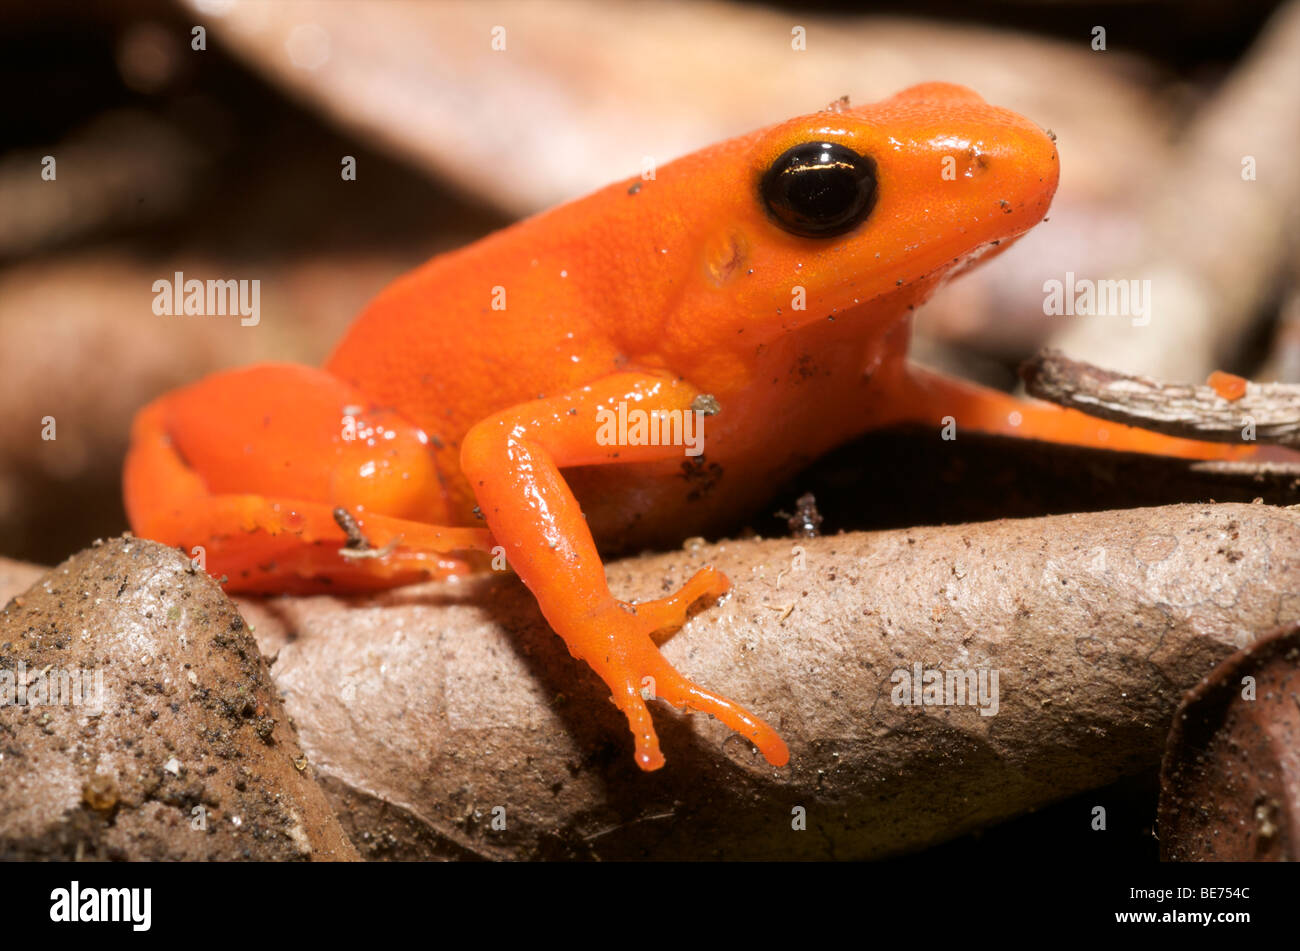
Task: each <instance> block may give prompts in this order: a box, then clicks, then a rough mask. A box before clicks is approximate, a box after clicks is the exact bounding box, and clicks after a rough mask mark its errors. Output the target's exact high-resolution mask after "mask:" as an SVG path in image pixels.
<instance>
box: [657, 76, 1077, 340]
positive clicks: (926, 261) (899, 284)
mask: <svg viewBox="0 0 1300 951" xmlns="http://www.w3.org/2000/svg"><path fill="white" fill-rule="evenodd" d="M683 161H684V162H689V163H691V165H692V166H693V167H692V168H690V169H689V170H684V171H688V172H689V174H690V175H691V176H692V177H693V178H694V179H695V181H696V182H697V183H703V186H704V187H702V188H699V187H697V188H696V189H694V194H693V195H692V199H691V200H692V202H693V204H694V205H695V211H696V213H697V214H702V215H704V216H707V218H708V219H709V220H712V221H714V222H717V224H716V226H713V227H710V228H705V229H702V231H701V233H700V234H701V240H702V243H701V245H700V246H699V247H698V248H697V251H696V253H697V257H698V259H699V261H700V265H701V266H700V267H699V268H698V269H697V270H696V274H695V275H694V279H695V280H696V281H697V282H698V283H697V285H696V287H695V288H694V289H695V290H696V291H698V293H696V294H693V295H691V299H692V301H693V303H694V304H696V305H698V304H700V303H701V302H702V301H703V302H708V303H706V304H705V306H706V307H707V308H714V307H716V317H717V319H719V320H725V319H726V318H725V317H724V316H723V315H724V314H726V313H730V314H731V315H732V319H733V320H734V319H736V317H737V316H738V315H744V317H743V319H744V320H746V321H748V322H750V326H753V325H754V323H755V322H756V323H757V324H758V325H759V326H758V327H757V328H756V329H759V330H760V331H762V330H768V331H773V332H780V331H783V330H789V329H792V328H793V327H796V326H798V325H800V324H802V323H805V322H810V321H812V320H818V319H825V318H826V317H827V316H837V317H839V316H846V317H849V318H850V319H851V318H852V317H853V316H854V314H853V313H852V312H853V311H854V310H855V309H857V310H858V312H859V313H869V312H872V311H873V310H874V311H877V312H887V311H888V308H887V307H882V306H880V305H881V304H883V303H885V301H883V300H882V299H883V298H885V297H886V296H888V295H895V294H896V295H899V296H900V297H906V298H907V300H908V302H909V303H915V302H916V300H917V299H918V297H923V296H924V295H925V294H926V293H928V291H930V290H932V289H933V288H934V287H935V286H937V285H938V284H939V283H940V282H941V281H942V280H943V279H944V278H945V277H946V276H948V275H950V274H952V273H954V272H956V271H958V270H960V269H963V268H965V267H968V266H969V265H971V264H972V263H974V262H976V261H977V260H979V259H981V258H983V257H987V256H990V255H991V254H993V253H997V252H998V251H1001V250H1002V249H1004V248H1005V247H1006V246H1007V244H1008V243H1010V242H1011V241H1013V240H1014V239H1015V238H1017V237H1018V236H1019V235H1021V234H1023V233H1024V232H1025V231H1027V230H1028V229H1030V228H1032V227H1033V226H1034V225H1035V224H1037V223H1038V222H1039V221H1040V220H1042V218H1043V216H1044V214H1046V212H1047V209H1048V206H1049V204H1050V203H1051V200H1052V195H1053V193H1054V192H1055V191H1056V184H1057V177H1058V171H1059V168H1058V163H1057V156H1056V147H1055V143H1054V142H1053V140H1052V139H1051V138H1050V137H1049V136H1048V135H1047V134H1046V133H1044V132H1043V131H1042V130H1041V129H1039V128H1038V126H1036V125H1034V124H1033V123H1032V122H1030V121H1029V120H1027V119H1024V118H1022V117H1021V116H1019V115H1016V114H1015V113H1013V112H1009V111H1007V110H1006V109H1000V108H997V107H996V106H991V105H989V104H988V103H986V102H985V101H984V100H983V99H982V98H980V97H979V96H978V95H976V94H975V93H973V92H971V91H970V90H968V89H965V88H963V87H960V86H952V85H948V84H943V83H929V84H926V85H922V86H915V87H913V88H911V89H907V90H905V91H903V92H901V93H899V94H898V95H896V96H894V97H893V98H891V99H887V100H884V101H883V102H879V103H873V104H871V105H868V106H862V107H858V108H847V107H841V108H838V109H837V108H834V107H832V108H831V109H828V110H827V111H825V112H819V113H814V114H812V115H808V116H802V117H800V118H797V119H791V120H790V121H788V122H784V123H781V124H780V125H777V126H773V127H771V128H769V129H766V130H764V131H762V132H759V133H755V134H754V135H751V136H746V137H743V138H741V139H735V140H732V141H731V142H728V143H724V144H723V145H722V146H718V147H715V148H714V149H709V150H705V151H704V152H702V153H696V154H695V155H693V156H690V157H689V158H688V159H686V160H683ZM665 171H667V170H665ZM709 182H712V184H711V185H710V184H709ZM705 206H707V207H705ZM800 305H802V309H801V307H800ZM702 316H705V315H701V314H699V313H696V314H695V315H694V317H693V319H695V320H699V319H701V317H702ZM707 316H713V315H707Z"/></svg>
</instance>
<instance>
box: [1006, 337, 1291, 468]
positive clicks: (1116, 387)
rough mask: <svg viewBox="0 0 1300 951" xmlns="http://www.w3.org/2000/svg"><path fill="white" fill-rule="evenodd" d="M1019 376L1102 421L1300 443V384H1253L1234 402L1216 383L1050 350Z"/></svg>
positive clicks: (1034, 390) (1199, 435)
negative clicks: (1168, 378) (1246, 433)
mask: <svg viewBox="0 0 1300 951" xmlns="http://www.w3.org/2000/svg"><path fill="white" fill-rule="evenodd" d="M1020 378H1021V379H1022V380H1024V382H1025V388H1026V389H1027V390H1028V391H1029V393H1030V394H1031V395H1033V396H1036V397H1038V398H1039V399H1044V400H1048V401H1050V402H1053V403H1056V404H1058V405H1060V406H1067V407H1070V408H1071V409H1077V410H1081V411H1083V412H1085V413H1087V414H1088V415H1089V416H1096V417H1098V418H1100V419H1108V420H1112V421H1113V422H1117V423H1126V424H1128V425H1130V426H1140V427H1142V428H1143V429H1149V430H1152V431H1153V432H1158V433H1164V434H1165V435H1168V436H1182V437H1184V438H1188V439H1201V440H1205V441H1208V442H1241V441H1242V439H1243V430H1244V429H1246V428H1247V427H1253V431H1254V438H1255V440H1257V441H1259V442H1263V443H1276V444H1278V445H1280V446H1290V447H1292V448H1300V385H1296V384H1287V383H1247V384H1246V388H1245V389H1246V392H1245V395H1243V396H1242V397H1241V398H1240V399H1236V400H1227V399H1224V398H1223V397H1222V396H1220V395H1219V394H1218V393H1217V392H1216V391H1215V390H1214V389H1213V388H1212V387H1209V386H1193V385H1190V384H1183V383H1160V382H1158V381H1156V380H1152V379H1150V378H1148V377H1143V376H1129V375H1127V374H1124V373H1116V372H1115V371H1113V370H1105V369H1102V368H1101V367H1098V366H1094V365H1092V364H1090V363H1083V362H1081V361H1078V360H1071V359H1069V358H1068V357H1066V356H1065V355H1064V354H1063V353H1061V352H1060V351H1059V350H1050V349H1049V350H1043V351H1041V352H1040V353H1039V354H1038V355H1037V356H1036V357H1034V358H1033V359H1031V360H1028V361H1026V362H1025V363H1024V364H1022V365H1021V367H1020Z"/></svg>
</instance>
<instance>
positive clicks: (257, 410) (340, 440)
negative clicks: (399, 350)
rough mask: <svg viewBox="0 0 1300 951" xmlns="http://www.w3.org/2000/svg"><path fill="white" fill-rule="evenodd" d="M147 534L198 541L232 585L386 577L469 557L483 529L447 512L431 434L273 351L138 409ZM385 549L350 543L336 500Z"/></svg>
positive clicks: (137, 516)
mask: <svg viewBox="0 0 1300 951" xmlns="http://www.w3.org/2000/svg"><path fill="white" fill-rule="evenodd" d="M125 482H126V486H125V488H126V504H127V512H128V515H129V516H130V520H131V524H132V527H133V529H134V530H135V531H136V532H137V533H138V534H140V535H142V536H144V537H147V538H152V539H155V540H157V541H161V542H164V543H167V544H171V545H180V546H183V547H184V548H185V549H186V550H187V551H189V550H190V549H192V548H193V547H195V546H201V547H202V549H203V552H202V554H203V557H204V559H205V563H206V567H207V569H208V570H209V571H210V572H211V573H213V574H214V575H217V576H220V575H222V574H225V575H227V576H228V577H229V579H230V590H258V589H267V590H311V589H314V588H320V587H323V586H325V585H328V584H333V585H334V586H335V587H341V588H349V587H362V588H365V587H383V586H388V585H393V584H400V583H405V582H409V581H412V580H417V579H418V578H420V577H422V576H424V575H426V574H429V573H433V574H445V573H448V572H450V571H454V570H456V569H457V568H459V567H463V566H462V565H461V563H460V562H458V561H457V560H456V559H453V558H449V557H446V553H448V552H453V551H462V550H469V549H481V548H485V547H487V546H489V545H490V536H489V534H488V533H487V532H486V531H485V530H483V529H478V528H458V527H447V526H441V525H438V524H436V523H437V522H438V521H439V520H440V519H443V518H445V515H446V508H445V502H444V499H443V496H442V488H441V482H440V480H439V479H438V473H437V469H436V466H435V463H434V459H433V455H432V452H431V451H430V450H429V448H428V447H427V445H426V444H425V442H424V440H423V435H422V434H421V433H420V432H419V430H418V429H416V428H415V427H414V426H411V425H410V424H408V423H406V422H405V421H404V420H402V419H401V418H400V417H398V416H397V415H396V414H394V413H393V412H392V411H385V410H379V409H376V408H374V407H372V406H370V404H369V402H368V401H367V400H366V399H365V398H364V397H363V396H362V395H361V394H359V393H357V392H356V391H354V390H353V389H352V388H350V387H349V386H347V384H345V383H343V382H342V381H340V380H338V379H337V378H335V377H333V376H331V375H330V374H328V373H325V372H324V371H321V370H314V369H311V368H309V367H300V366H294V365H290V364H263V365H259V366H254V367H248V368H245V369H241V370H235V371H230V372H226V373H220V374H216V375H214V376H210V377H208V378H206V379H204V380H202V381H200V382H199V383H196V384H194V385H193V386H189V387H185V388H183V389H180V390H177V391H175V392H173V393H170V394H167V395H166V396H164V397H162V398H161V399H159V400H157V401H155V402H154V403H152V404H150V405H149V406H147V407H146V408H145V409H143V410H142V411H141V412H140V414H139V415H138V416H137V418H136V421H135V424H134V427H133V430H132V436H131V448H130V451H129V453H128V456H127V464H126V471H125ZM339 507H342V508H345V509H347V510H348V512H349V513H350V514H351V515H352V516H353V517H354V519H355V521H356V523H357V529H358V530H359V532H360V534H361V535H363V536H364V537H365V539H366V540H367V541H368V542H369V543H370V544H371V545H372V546H373V547H374V548H383V547H384V546H392V547H391V550H390V551H389V553H388V555H387V556H386V557H383V558H375V557H363V558H356V557H352V556H349V555H347V554H340V549H342V548H344V546H345V544H346V543H347V541H348V538H347V534H346V533H345V531H344V529H343V528H342V527H340V525H339V523H338V521H337V519H336V515H335V509H336V508H339Z"/></svg>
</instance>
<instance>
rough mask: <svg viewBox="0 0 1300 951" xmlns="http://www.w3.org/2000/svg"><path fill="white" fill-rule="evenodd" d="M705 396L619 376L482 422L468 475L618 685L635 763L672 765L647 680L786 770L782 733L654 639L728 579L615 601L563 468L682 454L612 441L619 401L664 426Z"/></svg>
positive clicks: (585, 656)
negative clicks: (693, 677) (707, 684)
mask: <svg viewBox="0 0 1300 951" xmlns="http://www.w3.org/2000/svg"><path fill="white" fill-rule="evenodd" d="M698 396H699V392H698V391H697V390H695V389H694V388H693V387H691V386H689V385H687V384H685V383H682V382H680V381H676V380H672V379H669V378H667V377H658V376H654V375H649V374H639V373H622V374H615V375H611V376H609V377H606V378H604V379H601V380H598V381H596V382H595V383H593V384H591V385H589V386H585V387H583V388H581V389H579V390H576V391H574V392H570V393H566V394H564V395H561V396H557V397H553V398H548V399H540V400H536V401H533V402H529V403H524V404H521V405H519V406H515V407H512V408H511V409H509V410H506V411H504V412H501V413H497V414H496V415H494V416H491V417H489V418H488V419H486V420H483V421H482V422H480V423H478V424H477V425H475V426H474V427H473V428H472V429H471V430H470V431H469V433H468V434H467V435H466V437H465V440H464V442H463V444H462V446H461V471H462V472H463V473H464V475H465V477H466V478H467V479H468V480H469V482H470V485H471V486H472V487H473V489H474V493H475V495H476V496H477V498H478V502H479V507H480V510H481V511H482V513H483V515H484V517H485V518H486V519H487V523H488V526H489V528H490V529H491V530H492V534H493V537H494V538H496V539H497V541H498V543H499V544H502V545H504V546H505V548H506V557H507V558H508V559H509V561H510V564H511V566H512V567H513V568H514V569H515V571H516V572H517V573H518V574H519V577H520V578H521V579H522V580H523V582H524V583H525V584H526V585H527V586H528V587H529V589H530V590H531V591H532V592H533V594H534V595H535V596H536V597H537V601H538V603H539V604H540V606H541V609H542V613H543V614H544V615H545V616H546V619H547V620H548V621H549V622H550V624H551V627H552V628H553V629H554V630H555V632H556V633H557V634H559V635H560V637H562V638H563V639H564V642H565V644H567V645H568V648H569V652H570V653H571V654H573V655H574V656H575V657H577V658H579V659H581V660H584V661H586V662H587V663H588V664H589V665H590V666H591V667H592V669H594V670H595V671H596V673H597V674H599V675H600V677H601V679H602V680H604V681H605V683H606V684H607V685H608V686H609V688H610V690H611V691H612V692H613V700H614V703H615V704H616V705H617V706H618V707H619V709H620V710H622V711H623V713H624V715H625V716H626V717H627V720H628V725H629V727H630V728H631V730H632V733H633V736H634V737H635V743H636V761H637V764H638V765H639V766H640V767H641V768H642V769H646V770H652V769H658V768H659V767H660V766H662V765H663V762H664V759H663V755H662V754H661V753H660V751H659V740H658V737H657V735H656V733H655V729H654V724H653V723H652V722H651V719H650V714H649V712H648V710H647V709H646V703H645V699H644V698H643V695H642V689H643V686H645V685H646V684H647V683H653V685H654V693H655V695H656V696H658V697H661V698H662V699H664V700H667V701H668V702H669V703H671V704H673V705H674V706H677V707H690V708H692V709H695V710H699V711H702V712H704V713H710V714H712V715H713V716H715V717H717V718H718V719H719V720H721V721H722V722H723V723H725V724H726V725H727V726H729V727H730V728H731V729H733V730H735V731H736V732H737V733H739V734H741V735H742V736H744V737H746V738H748V739H749V740H750V741H751V742H753V743H754V745H755V746H757V747H758V749H759V750H760V752H762V754H763V755H764V756H765V757H766V758H767V760H768V762H770V763H772V764H773V765H776V766H782V765H784V764H785V763H786V762H788V760H789V758H790V754H789V751H788V750H787V748H786V745H785V743H784V742H783V741H782V740H781V738H780V737H779V736H778V735H777V733H776V731H775V730H773V729H772V728H771V727H770V726H768V725H767V724H766V723H764V722H763V721H762V720H760V719H759V718H758V717H756V716H754V715H753V714H751V713H749V712H748V711H747V710H745V709H743V708H742V707H740V706H739V705H737V704H735V703H733V702H732V701H730V700H728V699H726V698H725V697H720V696H718V695H717V694H713V693H710V692H709V691H707V690H705V689H703V688H702V687H700V686H698V685H696V684H694V683H692V682H691V681H690V680H687V679H686V678H685V677H683V676H682V675H681V674H679V673H678V672H677V671H676V670H675V669H674V668H673V667H672V666H671V665H670V664H669V663H668V662H667V661H666V660H665V659H664V657H663V655H662V654H661V653H660V652H659V648H658V647H657V646H656V645H655V642H654V640H653V639H652V635H654V634H656V633H657V632H661V631H663V630H664V629H676V628H679V627H681V626H682V624H684V623H685V621H686V616H687V611H688V609H689V608H690V607H691V605H692V604H693V603H695V602H696V601H699V600H700V599H702V598H717V597H719V596H720V595H722V594H723V593H725V592H726V591H727V589H728V587H729V582H728V581H727V579H726V578H725V577H724V576H723V575H722V574H721V573H720V572H718V571H717V570H715V569H714V568H713V567H712V566H708V567H705V568H703V569H701V570H700V571H699V572H698V573H697V574H696V575H695V576H694V577H693V578H692V579H691V580H690V581H688V582H687V583H686V585H685V586H684V587H683V588H682V589H681V590H680V591H679V592H677V594H675V595H673V596H672V597H668V598H662V599H659V600H656V601H650V602H648V603H643V604H637V605H631V604H627V603H625V602H622V601H619V600H617V599H616V598H615V597H614V596H613V595H612V594H611V593H610V591H609V588H608V586H607V584H606V581H605V569H604V566H603V565H602V564H601V560H600V556H599V555H598V554H597V552H596V545H595V542H594V541H593V539H592V536H591V532H590V531H589V530H588V528H587V524H586V521H585V519H584V518H583V515H582V511H581V509H580V507H579V505H578V501H577V499H575V498H574V495H573V493H572V491H570V489H569V487H568V485H567V484H566V483H565V481H564V479H563V477H562V476H561V475H560V471H559V470H560V468H561V467H564V466H579V465H600V464H604V463H615V462H645V461H653V460H661V459H667V458H671V457H672V456H674V455H680V454H682V453H683V447H682V446H681V445H664V444H660V445H618V444H617V443H616V442H615V444H608V443H610V442H611V440H609V439H607V438H604V437H603V435H602V434H604V435H606V436H607V435H608V434H609V432H610V427H611V424H612V422H613V420H614V419H616V418H617V417H618V414H619V405H620V404H625V405H626V407H627V415H626V416H625V417H624V418H626V419H630V420H633V421H635V420H637V419H642V420H647V421H648V420H649V417H650V416H651V415H653V414H659V420H660V421H662V422H666V421H668V420H674V421H675V422H676V421H681V422H685V414H690V413H692V412H694V410H695V406H694V405H693V404H695V401H696V398H697V397H698ZM639 413H645V414H646V416H644V417H639V416H637V415H636V414H639ZM699 418H700V417H694V418H693V419H692V420H691V422H692V423H694V422H696V421H697V420H699ZM678 432H680V430H678ZM660 442H661V443H662V442H663V440H662V439H661V440H660ZM645 678H651V680H650V681H646V680H645Z"/></svg>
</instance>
